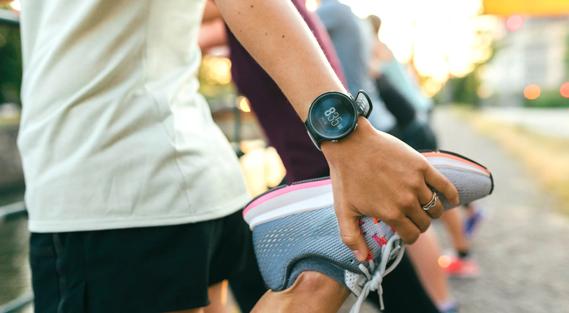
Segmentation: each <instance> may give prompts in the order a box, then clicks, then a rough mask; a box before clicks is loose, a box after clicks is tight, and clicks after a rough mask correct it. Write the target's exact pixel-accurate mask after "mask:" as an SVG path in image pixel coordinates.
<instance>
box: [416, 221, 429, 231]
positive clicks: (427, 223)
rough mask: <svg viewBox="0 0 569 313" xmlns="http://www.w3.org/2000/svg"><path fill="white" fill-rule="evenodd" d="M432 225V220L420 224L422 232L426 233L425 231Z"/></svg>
mask: <svg viewBox="0 0 569 313" xmlns="http://www.w3.org/2000/svg"><path fill="white" fill-rule="evenodd" d="M430 226H431V221H430V220H427V221H426V222H425V223H423V224H422V225H421V226H420V228H419V230H420V231H421V233H424V232H426V231H427V229H429V227H430Z"/></svg>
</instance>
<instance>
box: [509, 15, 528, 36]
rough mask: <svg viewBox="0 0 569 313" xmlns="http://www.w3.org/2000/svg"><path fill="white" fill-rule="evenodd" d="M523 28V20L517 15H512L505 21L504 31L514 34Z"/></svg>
mask: <svg viewBox="0 0 569 313" xmlns="http://www.w3.org/2000/svg"><path fill="white" fill-rule="evenodd" d="M523 26H524V18H523V17H521V16H519V15H512V16H510V17H508V18H507V19H506V29H507V30H509V31H511V32H515V31H516V30H519V29H520V28H522V27H523Z"/></svg>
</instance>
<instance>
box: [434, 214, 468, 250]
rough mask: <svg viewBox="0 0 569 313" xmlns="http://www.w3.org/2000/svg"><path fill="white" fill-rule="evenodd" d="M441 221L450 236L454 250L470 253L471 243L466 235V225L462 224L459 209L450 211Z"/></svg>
mask: <svg viewBox="0 0 569 313" xmlns="http://www.w3.org/2000/svg"><path fill="white" fill-rule="evenodd" d="M441 219H442V221H443V222H444V224H445V227H446V229H447V231H448V233H449V234H450V237H451V240H452V245H453V247H454V249H455V250H456V251H468V250H469V249H470V243H469V242H468V239H467V238H466V235H465V234H464V225H463V223H462V216H461V215H460V210H458V208H454V209H452V210H448V211H446V212H445V213H444V214H443V215H442V216H441Z"/></svg>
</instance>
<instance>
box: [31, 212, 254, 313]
mask: <svg viewBox="0 0 569 313" xmlns="http://www.w3.org/2000/svg"><path fill="white" fill-rule="evenodd" d="M250 241H251V239H250V231H249V229H248V227H247V225H246V224H245V222H244V221H243V218H242V217H241V212H240V211H239V212H236V213H234V214H232V215H229V216H227V217H224V218H220V219H216V220H211V221H205V222H199V223H192V224H183V225H174V226H161V227H144V228H130V229H116V230H102V231H82V232H68V233H33V234H32V236H31V239H30V263H31V268H32V284H33V290H34V294H35V299H34V307H35V311H36V312H38V313H51V312H58V313H62V312H72V313H79V312H95V313H96V312H105V313H112V312H168V311H178V310H184V309H191V308H198V307H203V306H206V305H208V304H209V300H208V295H207V289H208V286H211V285H213V284H216V283H218V282H221V281H222V280H224V279H229V278H232V276H233V275H234V274H235V273H237V272H238V271H239V270H240V269H241V268H242V267H243V266H244V262H245V257H246V253H245V251H246V249H247V248H248V247H247V245H250V244H251V242H250Z"/></svg>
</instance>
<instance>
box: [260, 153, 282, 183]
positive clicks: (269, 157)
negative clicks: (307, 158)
mask: <svg viewBox="0 0 569 313" xmlns="http://www.w3.org/2000/svg"><path fill="white" fill-rule="evenodd" d="M285 174H286V170H285V167H284V165H283V162H282V161H281V158H280V157H279V154H278V153H277V150H276V149H275V148H273V147H268V148H267V149H266V150H265V181H266V182H267V186H269V187H271V188H272V187H276V186H278V185H279V184H280V183H281V182H282V180H283V178H284V176H285Z"/></svg>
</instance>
